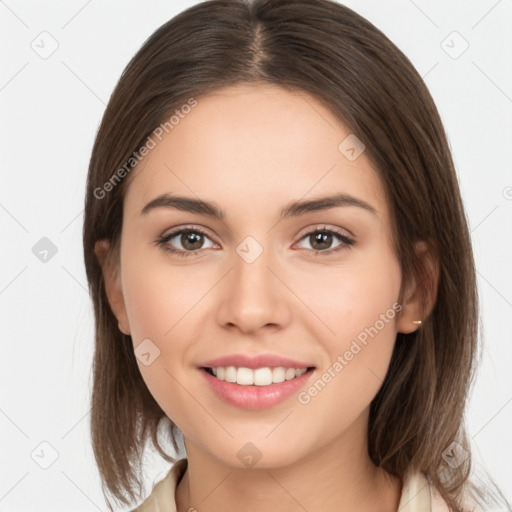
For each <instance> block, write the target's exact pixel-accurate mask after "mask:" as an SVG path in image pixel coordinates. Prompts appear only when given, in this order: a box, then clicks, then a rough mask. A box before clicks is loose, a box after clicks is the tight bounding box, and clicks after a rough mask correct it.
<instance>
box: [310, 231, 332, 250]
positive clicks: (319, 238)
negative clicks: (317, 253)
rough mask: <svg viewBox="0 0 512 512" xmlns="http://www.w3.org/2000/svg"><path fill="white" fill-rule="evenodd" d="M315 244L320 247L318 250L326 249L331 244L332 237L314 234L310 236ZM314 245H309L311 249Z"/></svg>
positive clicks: (324, 234) (326, 234)
mask: <svg viewBox="0 0 512 512" xmlns="http://www.w3.org/2000/svg"><path fill="white" fill-rule="evenodd" d="M312 237H313V238H314V241H315V243H317V242H318V243H319V244H320V246H321V247H318V248H317V250H319V249H328V248H329V247H330V245H331V243H332V235H331V234H330V233H316V234H314V235H312ZM315 243H313V244H311V245H312V247H313V248H315Z"/></svg>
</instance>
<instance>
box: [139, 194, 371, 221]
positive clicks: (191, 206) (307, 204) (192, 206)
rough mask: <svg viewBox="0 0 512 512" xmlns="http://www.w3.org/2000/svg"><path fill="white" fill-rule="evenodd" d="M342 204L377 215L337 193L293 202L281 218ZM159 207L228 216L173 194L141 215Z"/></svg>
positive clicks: (151, 204) (213, 206) (158, 199)
mask: <svg viewBox="0 0 512 512" xmlns="http://www.w3.org/2000/svg"><path fill="white" fill-rule="evenodd" d="M340 206H356V207H358V208H362V209H364V210H367V211H369V212H370V213H373V214H374V215H377V210H375V208H373V206H371V205H369V204H368V203H366V202H365V201H362V200H361V199H357V198H356V197H353V196H350V195H347V194H336V195H333V196H325V197H320V198H318V199H313V200H309V201H296V202H294V203H291V204H290V205H288V206H286V207H285V208H283V209H282V210H281V214H280V217H281V219H285V218H287V217H297V216H299V215H304V214H306V213H312V212H319V211H323V210H328V209H330V208H336V207H340ZM157 208H174V209H177V210H181V211H184V212H189V213H198V214H201V215H207V216H209V217H213V218H216V219H219V220H223V219H225V217H226V214H225V212H224V211H223V210H222V209H221V208H219V207H218V206H217V205H216V204H215V203H209V202H207V201H203V200H201V199H194V198H192V197H184V196H176V195H172V194H162V195H160V196H158V197H155V198H154V199H152V200H151V201H150V202H149V203H148V204H146V206H144V208H143V209H142V210H141V215H147V214H148V213H149V212H151V211H152V210H155V209H157Z"/></svg>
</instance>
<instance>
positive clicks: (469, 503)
mask: <svg viewBox="0 0 512 512" xmlns="http://www.w3.org/2000/svg"><path fill="white" fill-rule="evenodd" d="M462 508H463V510H465V511H471V512H485V510H484V509H483V508H481V505H480V504H479V503H478V501H476V500H474V499H473V498H472V494H471V493H470V492H469V491H468V488H467V486H465V487H464V491H463V494H462ZM398 510H399V511H400V512H423V511H430V512H450V507H449V506H448V503H446V501H445V500H444V498H443V497H442V496H441V493H440V492H439V490H438V489H437V487H435V486H434V485H433V484H432V483H431V481H430V479H428V478H427V476H426V475H425V474H424V473H421V472H416V473H409V474H408V475H406V477H405V478H404V481H403V486H402V496H401V500H400V505H399V507H398Z"/></svg>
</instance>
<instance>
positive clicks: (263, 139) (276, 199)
mask: <svg viewBox="0 0 512 512" xmlns="http://www.w3.org/2000/svg"><path fill="white" fill-rule="evenodd" d="M178 110H179V109H178ZM185 111H186V112H188V113H186V114H185V113H182V114H181V115H180V116H179V117H176V118H175V120H177V121H178V122H175V124H174V125H173V127H172V128H169V126H168V127H167V132H168V133H167V132H166V131H163V134H162V135H161V136H160V138H161V140H158V139H157V138H155V137H153V138H154V140H155V141H156V145H155V147H154V148H153V149H152V150H151V151H150V152H149V154H148V155H147V156H146V157H145V158H144V159H143V160H142V162H140V164H139V165H138V166H137V167H136V168H135V169H134V170H133V171H132V174H133V175H132V182H131V183H130V186H129V187H128V190H127V193H126V197H125V203H126V204H127V206H128V207H134V208H138V210H139V211H140V209H141V208H142V207H143V206H144V205H145V204H146V203H147V202H148V201H150V200H151V199H153V198H154V197H155V196H157V195H159V194H162V193H175V194H179V195H188V196H198V197H200V198H201V199H205V200H211V201H214V202H216V203H218V204H230V205H232V206H236V207H237V208H238V209H239V210H240V211H239V213H242V210H250V209H254V208H259V209H260V210H261V209H262V208H261V207H263V206H264V207H265V209H266V210H269V208H270V206H271V205H276V208H278V207H279V208H281V207H282V206H283V205H284V204H286V203H287V202H288V201H290V200H291V199H300V198H303V197H307V198H311V199H313V198H315V196H323V195H328V194H329V195H330V194H333V193H335V192H342V193H346V194H351V195H354V196H357V197H359V198H360V199H362V200H364V201H366V202H369V203H370V204H372V205H373V206H374V207H375V209H376V210H377V211H379V212H380V213H382V214H385V213H386V212H385V210H386V204H385V199H384V193H383V188H382V184H381V181H380V179H379V175H378V173H377V172H376V171H375V169H374V168H373V167H372V165H371V163H370V161H369V159H368V158H367V157H366V155H365V153H364V151H363V152H362V153H361V154H360V156H358V157H357V158H355V159H354V158H353V156H354V152H352V153H348V154H347V153H346V149H347V144H348V146H350V145H352V146H354V144H355V149H356V150H357V151H359V150H360V149H361V148H362V147H361V146H357V144H358V143H357V139H354V135H353V134H351V132H350V130H349V129H348V128H347V127H346V126H345V125H344V124H343V123H342V122H341V121H340V120H339V119H338V118H337V117H336V116H335V115H334V114H333V113H332V112H331V111H330V110H329V109H328V108H326V107H325V106H324V105H323V104H322V103H321V102H319V101H318V100H317V99H316V98H314V97H313V96H311V95H309V94H307V93H305V92H301V91H297V92H291V91H288V90H285V89H283V88H280V87H277V86H271V85H260V84H258V85H254V84H251V85H245V84H244V85H236V86H230V87H226V88H223V89H220V90H217V91H215V92H213V93H211V94H208V95H207V96H204V97H200V98H197V104H196V105H195V106H194V107H193V108H191V109H186V110H184V111H183V112H185ZM346 141H348V142H346ZM354 141H355V142H354ZM340 144H341V146H340ZM347 155H348V156H349V157H351V158H347ZM356 156H357V153H356ZM226 210H229V208H226ZM276 211H277V210H276Z"/></svg>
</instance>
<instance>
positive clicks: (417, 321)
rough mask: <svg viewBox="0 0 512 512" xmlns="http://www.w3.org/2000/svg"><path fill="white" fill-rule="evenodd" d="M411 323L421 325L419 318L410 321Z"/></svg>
mask: <svg viewBox="0 0 512 512" xmlns="http://www.w3.org/2000/svg"><path fill="white" fill-rule="evenodd" d="M412 323H413V324H416V325H421V323H422V322H421V320H413V321H412Z"/></svg>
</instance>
